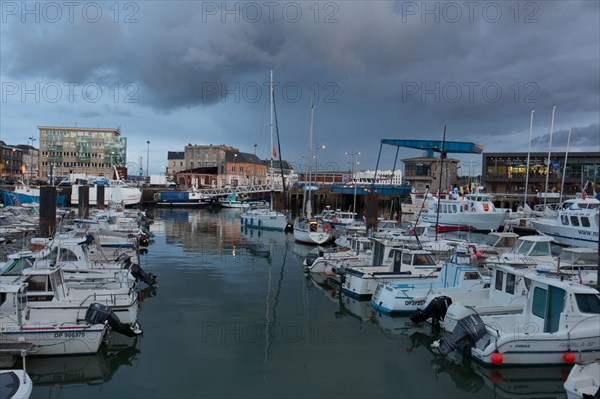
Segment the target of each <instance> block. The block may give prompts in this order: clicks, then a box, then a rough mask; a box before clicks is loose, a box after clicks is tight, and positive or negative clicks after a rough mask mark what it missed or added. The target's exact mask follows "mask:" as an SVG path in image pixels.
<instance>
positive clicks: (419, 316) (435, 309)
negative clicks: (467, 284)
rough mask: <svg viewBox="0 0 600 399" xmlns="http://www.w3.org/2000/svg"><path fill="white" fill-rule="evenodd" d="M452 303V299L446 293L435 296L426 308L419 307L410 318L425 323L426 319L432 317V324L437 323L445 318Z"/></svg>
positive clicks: (414, 321)
mask: <svg viewBox="0 0 600 399" xmlns="http://www.w3.org/2000/svg"><path fill="white" fill-rule="evenodd" d="M450 305H452V299H450V298H449V297H447V296H444V295H442V296H438V297H435V298H433V300H432V301H431V302H429V304H428V305H427V306H426V307H425V309H423V310H421V309H417V311H416V312H415V313H413V314H412V315H411V316H410V320H411V321H412V322H413V323H423V322H424V321H425V320H427V319H429V318H431V322H432V324H437V323H439V322H440V320H444V317H445V316H446V312H447V311H448V308H449V307H450Z"/></svg>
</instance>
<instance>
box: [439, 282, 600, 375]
mask: <svg viewBox="0 0 600 399" xmlns="http://www.w3.org/2000/svg"><path fill="white" fill-rule="evenodd" d="M525 279H526V280H527V283H528V286H529V287H528V288H529V290H528V293H527V297H526V301H525V303H524V306H523V307H522V309H521V310H520V311H518V312H513V313H509V312H502V313H495V314H490V315H482V314H480V313H478V314H472V315H470V316H468V317H466V318H464V319H461V320H460V322H459V323H458V324H457V326H456V328H455V329H454V333H453V334H452V335H451V336H447V337H445V338H443V339H442V340H439V341H436V342H435V343H434V344H433V345H432V346H433V350H434V352H435V353H437V354H440V355H446V354H448V353H449V352H450V351H453V350H454V349H456V348H458V347H461V349H462V350H464V351H469V352H470V354H471V355H472V357H473V359H474V360H476V361H479V362H481V363H483V364H486V365H490V366H515V365H553V364H557V365H560V364H572V363H575V362H577V363H582V362H590V361H593V360H596V359H598V358H600V334H598V326H600V294H599V293H598V291H597V290H596V289H594V288H591V287H588V286H585V285H581V284H575V283H571V282H568V281H561V280H560V279H557V278H548V277H544V276H540V275H537V274H534V273H529V274H527V275H526V276H525ZM461 343H463V344H464V345H462V344H461Z"/></svg>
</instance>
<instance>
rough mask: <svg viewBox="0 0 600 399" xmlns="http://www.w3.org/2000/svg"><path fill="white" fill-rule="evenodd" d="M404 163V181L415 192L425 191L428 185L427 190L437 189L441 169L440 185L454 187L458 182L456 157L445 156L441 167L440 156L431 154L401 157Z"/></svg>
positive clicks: (432, 191)
mask: <svg viewBox="0 0 600 399" xmlns="http://www.w3.org/2000/svg"><path fill="white" fill-rule="evenodd" d="M402 162H403V163H404V182H406V183H408V184H410V185H411V187H412V188H413V189H414V190H415V191H417V192H425V190H426V189H427V186H429V192H431V193H435V192H437V191H438V187H439V184H440V171H443V174H444V175H443V176H442V179H443V181H442V186H443V187H444V188H445V187H455V186H456V185H457V183H458V163H459V161H458V160H457V159H452V158H445V159H444V166H443V168H442V165H441V162H440V158H438V157H433V156H431V157H430V156H423V157H416V158H407V159H403V160H402Z"/></svg>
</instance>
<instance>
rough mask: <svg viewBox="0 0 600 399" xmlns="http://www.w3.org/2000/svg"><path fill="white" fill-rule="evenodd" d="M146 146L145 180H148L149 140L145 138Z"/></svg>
mask: <svg viewBox="0 0 600 399" xmlns="http://www.w3.org/2000/svg"><path fill="white" fill-rule="evenodd" d="M146 144H147V148H146V178H147V179H146V180H147V181H148V182H150V169H149V164H150V140H146Z"/></svg>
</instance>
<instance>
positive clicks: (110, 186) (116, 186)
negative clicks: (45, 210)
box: [71, 177, 142, 206]
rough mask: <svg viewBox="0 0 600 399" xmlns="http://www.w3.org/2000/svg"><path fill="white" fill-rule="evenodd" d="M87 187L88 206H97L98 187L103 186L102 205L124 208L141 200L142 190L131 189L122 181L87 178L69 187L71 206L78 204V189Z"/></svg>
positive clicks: (131, 187)
mask: <svg viewBox="0 0 600 399" xmlns="http://www.w3.org/2000/svg"><path fill="white" fill-rule="evenodd" d="M82 186H87V187H89V198H88V200H89V205H90V206H96V205H97V192H98V187H99V186H104V205H105V206H108V205H109V204H110V203H111V202H113V203H118V204H122V205H124V206H133V205H137V204H139V203H140V201H141V200H142V190H140V189H139V188H138V187H133V186H130V185H129V184H127V183H126V182H125V181H123V180H107V179H105V178H100V177H99V178H89V179H88V180H80V181H77V182H75V183H74V184H73V185H72V186H71V205H78V204H79V187H82Z"/></svg>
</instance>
